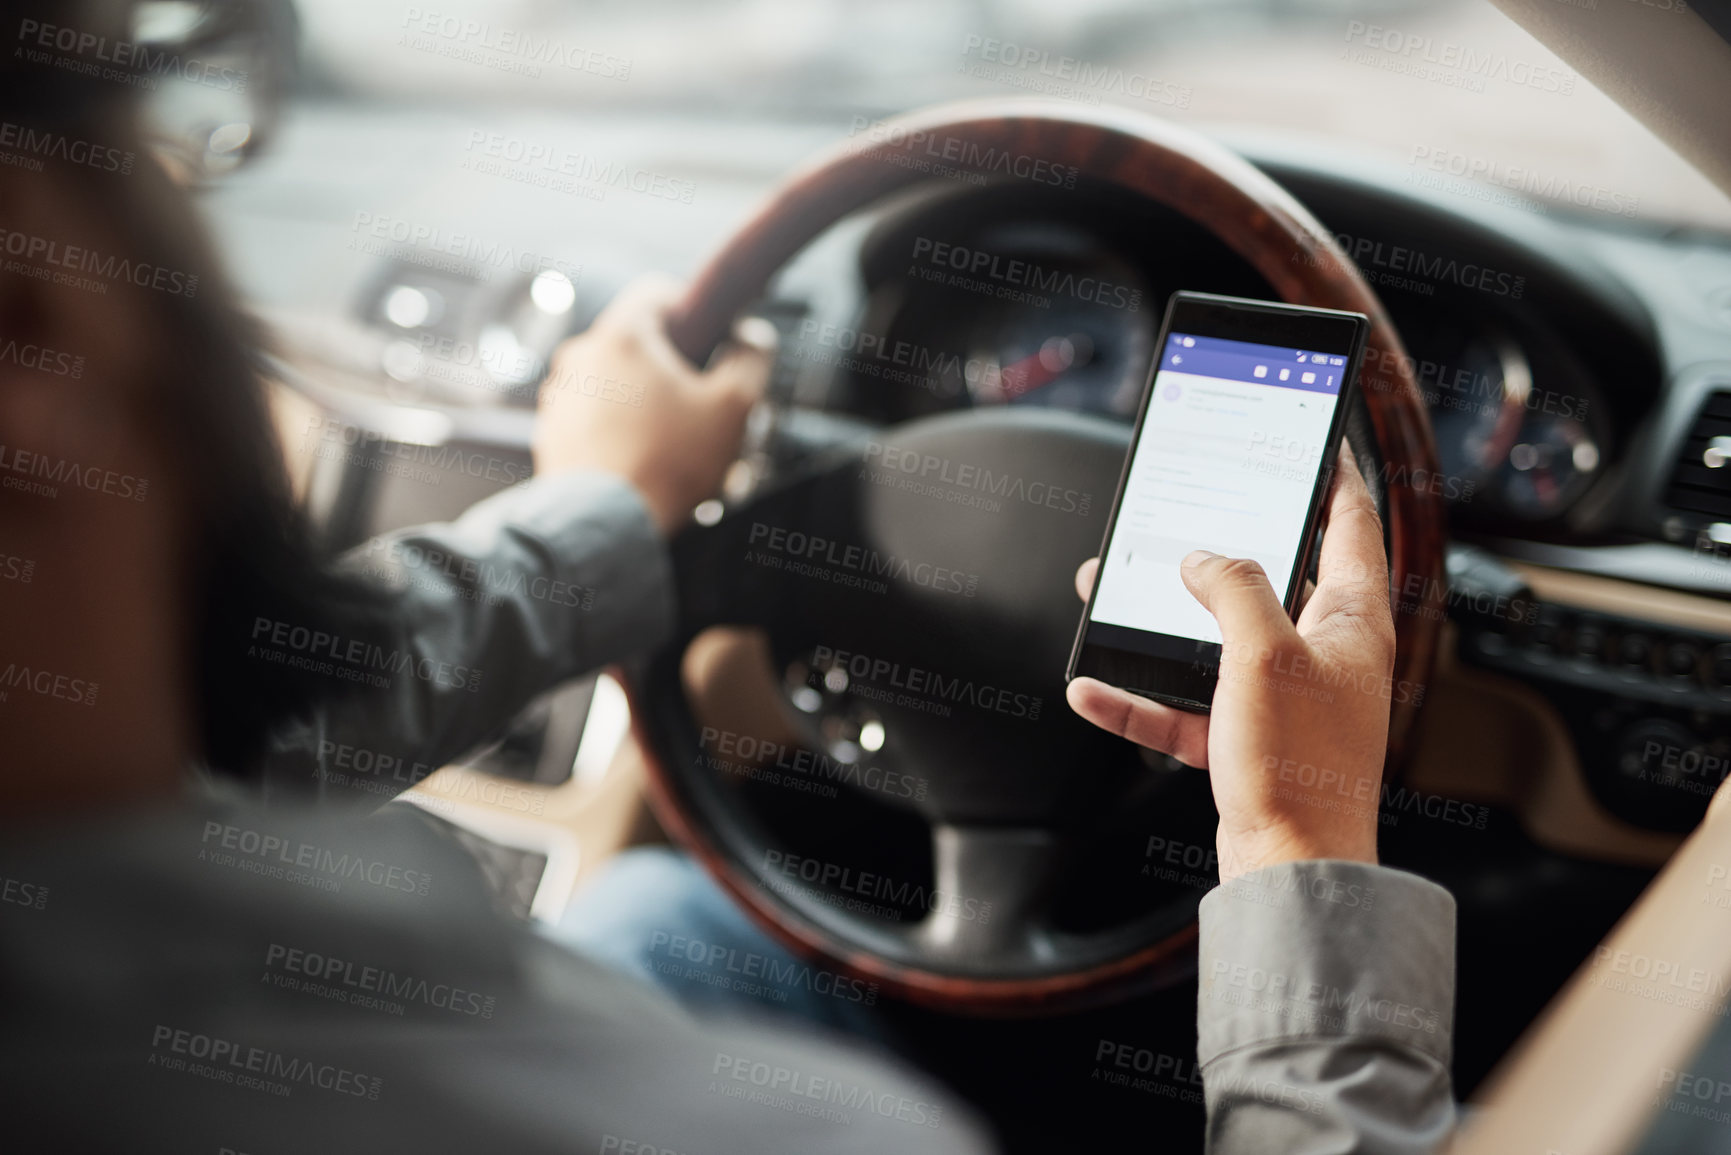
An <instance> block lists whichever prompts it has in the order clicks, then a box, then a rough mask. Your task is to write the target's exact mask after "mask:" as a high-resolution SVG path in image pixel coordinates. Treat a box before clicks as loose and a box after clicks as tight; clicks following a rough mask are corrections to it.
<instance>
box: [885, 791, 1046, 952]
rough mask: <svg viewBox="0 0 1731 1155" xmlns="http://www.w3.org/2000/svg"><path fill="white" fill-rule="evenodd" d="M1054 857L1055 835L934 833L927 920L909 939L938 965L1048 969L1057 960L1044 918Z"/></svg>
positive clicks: (1017, 830) (957, 829) (958, 829)
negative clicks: (990, 963) (980, 963)
mask: <svg viewBox="0 0 1731 1155" xmlns="http://www.w3.org/2000/svg"><path fill="white" fill-rule="evenodd" d="M1061 852H1062V845H1061V843H1060V841H1059V839H1058V837H1057V835H1055V834H1054V833H1053V832H1051V831H1049V830H1043V829H1040V828H1038V827H1024V826H1010V827H996V826H957V825H952V824H949V823H940V824H939V825H937V826H934V827H933V828H932V867H933V876H934V878H933V887H932V895H933V901H932V903H931V913H930V915H929V916H928V917H927V918H926V919H925V920H924V921H923V922H921V923H920V924H919V925H918V926H917V927H915V928H914V929H913V930H912V932H911V933H912V935H913V936H914V937H915V938H917V939H918V940H919V943H920V945H921V947H922V948H923V950H924V952H925V953H927V954H928V955H929V956H930V957H931V958H932V959H933V961H934V962H937V963H940V964H942V963H945V962H952V963H954V962H969V961H974V960H978V959H982V958H985V959H991V960H993V961H994V963H996V964H997V965H1000V966H1004V965H1011V964H1013V963H1014V962H1015V961H1017V960H1020V961H1021V962H1022V964H1023V965H1025V966H1030V967H1033V968H1036V969H1037V968H1038V967H1040V966H1043V965H1048V964H1050V963H1051V962H1052V961H1054V960H1055V959H1056V958H1057V957H1058V954H1059V945H1058V943H1057V942H1056V941H1055V940H1054V937H1053V932H1052V929H1051V924H1050V921H1049V918H1048V916H1049V914H1050V912H1051V906H1052V900H1053V897H1054V892H1055V887H1056V883H1057V873H1058V864H1059V856H1060V854H1061Z"/></svg>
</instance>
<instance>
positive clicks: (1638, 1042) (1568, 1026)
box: [1450, 791, 1731, 1155]
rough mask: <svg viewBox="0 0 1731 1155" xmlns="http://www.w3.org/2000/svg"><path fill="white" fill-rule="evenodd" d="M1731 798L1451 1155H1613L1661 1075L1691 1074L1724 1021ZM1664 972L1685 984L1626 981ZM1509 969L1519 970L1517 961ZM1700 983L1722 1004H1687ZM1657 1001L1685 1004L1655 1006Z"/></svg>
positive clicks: (1573, 987)
mask: <svg viewBox="0 0 1731 1155" xmlns="http://www.w3.org/2000/svg"><path fill="white" fill-rule="evenodd" d="M1728 797H1731V796H1727V795H1726V794H1725V793H1724V792H1723V791H1721V793H1720V795H1719V796H1718V798H1717V799H1716V801H1715V804H1714V807H1713V809H1712V811H1711V812H1710V813H1709V814H1708V816H1707V820H1706V821H1705V822H1704V823H1703V824H1702V825H1701V826H1700V828H1698V829H1697V830H1696V832H1695V833H1694V834H1692V835H1691V836H1690V837H1689V839H1688V841H1687V842H1686V843H1684V845H1683V848H1682V849H1681V850H1680V851H1679V852H1678V853H1677V855H1676V857H1675V858H1673V859H1672V860H1671V863H1670V865H1668V866H1667V867H1666V868H1665V870H1664V871H1663V872H1662V873H1661V874H1660V875H1659V877H1658V878H1657V879H1656V880H1655V881H1654V883H1653V885H1652V886H1651V887H1649V888H1648V889H1647V892H1646V893H1645V894H1643V895H1642V896H1641V898H1640V900H1639V901H1637V902H1636V904H1635V906H1634V907H1633V908H1632V909H1631V910H1630V911H1629V913H1628V914H1627V915H1625V916H1624V918H1623V920H1622V921H1621V922H1620V923H1618V924H1617V926H1616V928H1615V929H1614V930H1612V931H1611V934H1610V935H1609V937H1607V938H1606V939H1605V942H1604V943H1603V944H1602V945H1601V946H1600V948H1599V949H1598V950H1597V951H1595V952H1594V955H1593V957H1591V958H1589V959H1588V960H1587V961H1586V963H1585V964H1584V965H1583V966H1582V967H1581V969H1580V970H1579V971H1577V972H1576V973H1575V976H1574V977H1573V978H1572V979H1570V980H1569V983H1568V985H1567V986H1566V987H1564V988H1563V992H1562V993H1561V994H1560V995H1558V996H1557V998H1556V999H1555V1000H1554V1001H1553V1002H1552V1003H1551V1005H1550V1007H1548V1008H1547V1009H1546V1010H1545V1013H1544V1014H1543V1015H1542V1016H1540V1018H1539V1020H1538V1022H1537V1023H1536V1024H1535V1025H1534V1026H1533V1028H1532V1029H1531V1030H1529V1031H1528V1032H1527V1034H1526V1036H1525V1037H1524V1038H1523V1039H1522V1040H1521V1042H1520V1043H1519V1044H1518V1045H1517V1046H1516V1047H1515V1049H1514V1050H1513V1051H1512V1052H1510V1054H1509V1056H1508V1058H1506V1059H1505V1060H1504V1061H1503V1063H1502V1065H1501V1066H1500V1067H1499V1068H1498V1069H1497V1071H1496V1072H1495V1073H1494V1074H1493V1075H1492V1077H1491V1079H1490V1080H1489V1081H1487V1083H1486V1086H1485V1090H1483V1091H1482V1092H1481V1094H1480V1095H1479V1096H1477V1101H1478V1102H1479V1103H1480V1104H1481V1105H1482V1106H1483V1107H1484V1108H1485V1110H1484V1112H1483V1113H1482V1114H1481V1115H1479V1116H1478V1117H1477V1118H1476V1119H1474V1121H1473V1123H1472V1124H1471V1126H1470V1127H1469V1128H1468V1129H1466V1130H1465V1131H1464V1132H1463V1133H1462V1135H1461V1136H1460V1137H1459V1138H1458V1139H1457V1141H1456V1142H1455V1143H1454V1144H1453V1145H1452V1147H1451V1148H1450V1150H1451V1152H1452V1153H1453V1155H1508V1153H1509V1152H1516V1151H1519V1152H1532V1153H1534V1155H1542V1153H1544V1152H1552V1151H1554V1152H1564V1153H1567V1155H1611V1153H1613V1152H1624V1151H1627V1150H1629V1149H1630V1147H1631V1146H1632V1145H1633V1144H1634V1142H1635V1141H1636V1140H1637V1139H1638V1138H1639V1137H1640V1136H1641V1135H1642V1134H1643V1133H1644V1131H1645V1128H1646V1121H1647V1119H1648V1117H1649V1116H1650V1115H1651V1114H1652V1112H1653V1104H1654V1102H1655V1100H1656V1099H1658V1098H1659V1097H1660V1095H1661V1090H1660V1072H1661V1071H1663V1070H1665V1069H1667V1068H1669V1069H1672V1070H1686V1069H1687V1066H1688V1062H1689V1058H1690V1056H1691V1055H1692V1054H1693V1053H1694V1051H1695V1049H1696V1048H1697V1047H1698V1046H1699V1045H1700V1043H1701V1041H1702V1039H1703V1038H1704V1037H1705V1036H1706V1034H1707V1032H1708V1031H1709V1030H1710V1029H1711V1028H1713V1027H1714V1026H1716V1025H1718V1024H1719V1023H1721V1022H1722V1021H1723V1019H1722V1015H1723V1013H1724V1010H1725V999H1724V997H1723V996H1724V992H1725V991H1727V989H1731V905H1728V906H1727V907H1719V906H1717V905H1715V904H1714V903H1713V902H1712V901H1711V900H1713V899H1715V898H1723V899H1724V900H1725V901H1726V902H1727V903H1728V904H1731V889H1727V888H1726V887H1725V880H1724V879H1721V878H1720V877H1719V874H1720V871H1722V870H1724V869H1725V868H1728V867H1731V805H1727V804H1726V799H1727V798H1728ZM1716 867H1717V868H1720V869H1719V870H1714V868H1716ZM1710 871H1711V872H1712V873H1710ZM1726 873H1731V871H1727V872H1726ZM1710 879H1711V880H1712V882H1711V885H1710V884H1709V880H1710ZM1618 952H1626V953H1625V954H1621V955H1620V954H1619V953H1618ZM1642 960H1645V961H1642ZM1655 963H1663V964H1665V965H1667V966H1670V967H1673V968H1675V972H1676V973H1677V974H1678V975H1679V976H1683V977H1682V979H1681V980H1680V981H1681V982H1682V983H1683V984H1684V985H1672V983H1671V982H1670V981H1669V980H1664V981H1660V982H1652V981H1650V980H1649V981H1646V982H1643V981H1642V980H1640V979H1638V978H1635V977H1634V975H1633V974H1631V973H1625V972H1631V971H1635V970H1645V969H1647V968H1648V967H1650V966H1652V965H1654V964H1655ZM1508 965H1509V966H1511V967H1515V966H1519V965H1521V964H1520V960H1519V959H1518V958H1510V959H1509V960H1508ZM1696 976H1699V978H1698V981H1699V982H1700V983H1702V984H1711V985H1710V986H1709V987H1708V989H1709V990H1716V991H1718V992H1720V996H1719V997H1718V998H1715V997H1713V996H1712V995H1711V994H1706V995H1702V996H1700V998H1699V1001H1700V1002H1701V1003H1703V1004H1705V1005H1701V1006H1689V1005H1685V1004H1686V1003H1687V1002H1688V999H1687V997H1686V996H1687V995H1688V994H1689V992H1688V990H1687V987H1688V985H1689V984H1690V983H1691V982H1693V981H1697V979H1696ZM1619 983H1629V984H1632V987H1631V989H1618V987H1617V984H1619ZM1655 991H1659V992H1664V993H1667V994H1669V995H1672V996H1676V995H1679V994H1681V995H1684V996H1685V997H1684V998H1673V999H1669V1000H1667V999H1662V998H1658V997H1652V992H1655Z"/></svg>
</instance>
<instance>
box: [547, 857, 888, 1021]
mask: <svg viewBox="0 0 1731 1155" xmlns="http://www.w3.org/2000/svg"><path fill="white" fill-rule="evenodd" d="M546 933H547V934H548V935H549V936H550V937H551V938H553V939H555V940H556V941H558V942H560V943H563V944H564V945H565V946H568V947H570V948H571V949H573V950H576V951H579V952H581V953H582V954H584V955H587V956H588V957H589V958H592V959H594V960H596V961H597V962H600V963H603V964H605V965H608V966H611V967H613V968H615V969H616V970H619V971H623V972H625V973H627V974H631V975H635V976H637V977H638V978H640V979H642V980H643V981H645V982H648V983H651V984H653V985H655V986H656V987H659V988H660V989H661V990H663V991H665V992H666V993H667V994H669V995H671V996H672V997H673V998H674V999H676V1000H678V1001H679V1002H680V1003H682V1004H684V1005H685V1006H686V1007H688V1008H689V1009H691V1010H692V1011H694V1012H697V1013H699V1014H704V1015H740V1014H745V1015H751V1014H759V1015H761V1014H768V1015H771V1016H779V1017H786V1018H789V1019H793V1020H796V1021H798V1022H801V1023H803V1024H805V1025H808V1026H809V1025H817V1026H820V1027H825V1028H828V1029H830V1030H835V1031H841V1032H843V1033H845V1034H849V1035H853V1036H855V1037H858V1038H862V1039H866V1040H869V1041H871V1042H874V1043H878V1044H886V1043H888V1042H889V1039H888V1038H887V1035H886V1027H885V1025H884V1024H883V1022H882V1021H881V1019H880V1018H879V1017H878V1015H877V1014H876V1013H875V1011H874V1008H875V1007H876V1005H877V1001H878V994H879V992H878V988H877V984H875V983H872V982H869V981H867V980H864V979H856V978H851V977H849V976H847V975H843V974H839V973H837V972H836V971H834V970H832V969H830V968H829V967H827V966H825V965H824V964H822V963H808V962H805V961H804V960H801V959H797V958H795V957H794V956H793V955H792V954H790V953H788V951H787V950H785V949H784V948H783V947H782V946H781V945H780V944H778V943H777V942H775V940H774V939H772V938H770V937H769V936H768V935H767V934H765V933H764V932H763V931H762V930H760V929H758V927H757V924H756V923H754V922H752V921H751V920H750V919H749V918H748V917H747V916H746V915H745V914H744V913H743V912H742V911H741V910H740V909H739V908H738V907H737V906H735V905H734V903H733V900H732V899H731V898H729V897H728V895H727V894H726V893H725V892H724V891H723V890H722V889H721V888H720V887H719V886H717V885H716V884H715V882H714V880H712V879H711V878H710V877H709V875H708V874H706V873H705V872H704V871H703V868H702V867H700V866H698V865H697V863H695V862H693V861H692V860H691V859H690V858H689V857H687V856H686V855H684V854H681V853H678V852H677V851H673V850H669V849H666V848H664V847H639V848H636V849H632V850H627V851H624V852H622V853H620V854H618V855H616V856H615V857H614V858H613V859H612V860H611V861H609V862H608V863H607V865H606V866H605V867H603V868H602V870H601V871H600V872H599V873H598V874H597V875H596V876H595V877H594V879H593V880H591V881H590V882H589V883H588V884H587V885H586V886H585V887H584V888H583V889H582V890H581V891H579V892H578V894H577V895H576V897H575V898H573V899H572V900H571V905H570V906H569V907H567V908H566V910H565V915H564V917H563V918H562V919H561V920H560V922H559V924H558V925H557V926H556V927H554V928H552V929H550V930H549V931H547V932H546Z"/></svg>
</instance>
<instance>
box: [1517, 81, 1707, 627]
mask: <svg viewBox="0 0 1731 1155" xmlns="http://www.w3.org/2000/svg"><path fill="white" fill-rule="evenodd" d="M1728 115H1731V113H1728ZM1507 565H1508V566H1509V568H1510V569H1512V570H1514V571H1515V572H1516V573H1518V574H1520V575H1521V578H1522V579H1523V580H1524V581H1525V582H1526V583H1527V584H1528V585H1529V586H1531V587H1532V590H1533V593H1534V594H1535V595H1537V596H1538V598H1539V600H1540V601H1546V602H1557V603H1559V604H1561V605H1565V606H1570V607H1574V608H1577V609H1583V610H1597V611H1598V612H1600V613H1604V614H1616V615H1619V616H1621V617H1626V618H1636V619H1639V620H1641V621H1644V622H1652V623H1653V624H1654V625H1659V626H1671V627H1673V628H1675V629H1679V630H1701V631H1703V632H1705V633H1710V634H1725V635H1727V636H1731V602H1728V601H1721V600H1719V599H1718V598H1709V597H1702V596H1701V595H1699V594H1689V593H1683V592H1682V591H1681V590H1671V589H1664V588H1663V587H1660V586H1649V585H1642V584H1641V583H1639V582H1628V581H1623V580H1621V579H1619V578H1608V577H1600V576H1599V575H1598V574H1586V573H1574V572H1572V571H1570V570H1561V569H1551V568H1549V567H1547V566H1542V565H1530V564H1527V563H1525V562H1515V561H1511V562H1508V563H1507Z"/></svg>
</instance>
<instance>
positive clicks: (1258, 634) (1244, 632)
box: [1178, 549, 1294, 647]
mask: <svg viewBox="0 0 1731 1155" xmlns="http://www.w3.org/2000/svg"><path fill="white" fill-rule="evenodd" d="M1178 575H1179V576H1180V577H1182V578H1183V579H1184V585H1185V588H1187V589H1188V590H1189V591H1190V592H1191V594H1192V595H1194V596H1195V598H1196V600H1197V601H1199V602H1201V603H1202V608H1203V609H1205V610H1207V611H1208V612H1209V613H1211V614H1213V615H1214V620H1215V621H1216V622H1219V623H1220V633H1221V636H1222V637H1224V638H1225V640H1226V641H1227V642H1228V643H1230V644H1232V645H1234V646H1245V645H1249V646H1255V647H1262V646H1269V645H1272V644H1273V643H1274V642H1276V641H1281V640H1284V638H1285V635H1287V634H1291V633H1293V632H1294V631H1293V627H1292V619H1290V618H1288V617H1287V616H1286V607H1285V606H1283V605H1281V604H1280V597H1279V595H1277V594H1276V593H1275V592H1274V587H1273V586H1271V585H1269V584H1268V575H1267V574H1265V573H1263V572H1262V567H1261V566H1259V565H1257V564H1256V563H1255V562H1253V561H1250V560H1249V559H1247V558H1232V557H1221V556H1220V555H1219V554H1217V553H1209V552H1208V551H1207V550H1205V549H1199V550H1196V551H1194V552H1193V553H1191V554H1190V555H1189V556H1187V557H1186V558H1185V559H1184V561H1183V563H1182V564H1181V565H1180V566H1179V567H1178Z"/></svg>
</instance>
